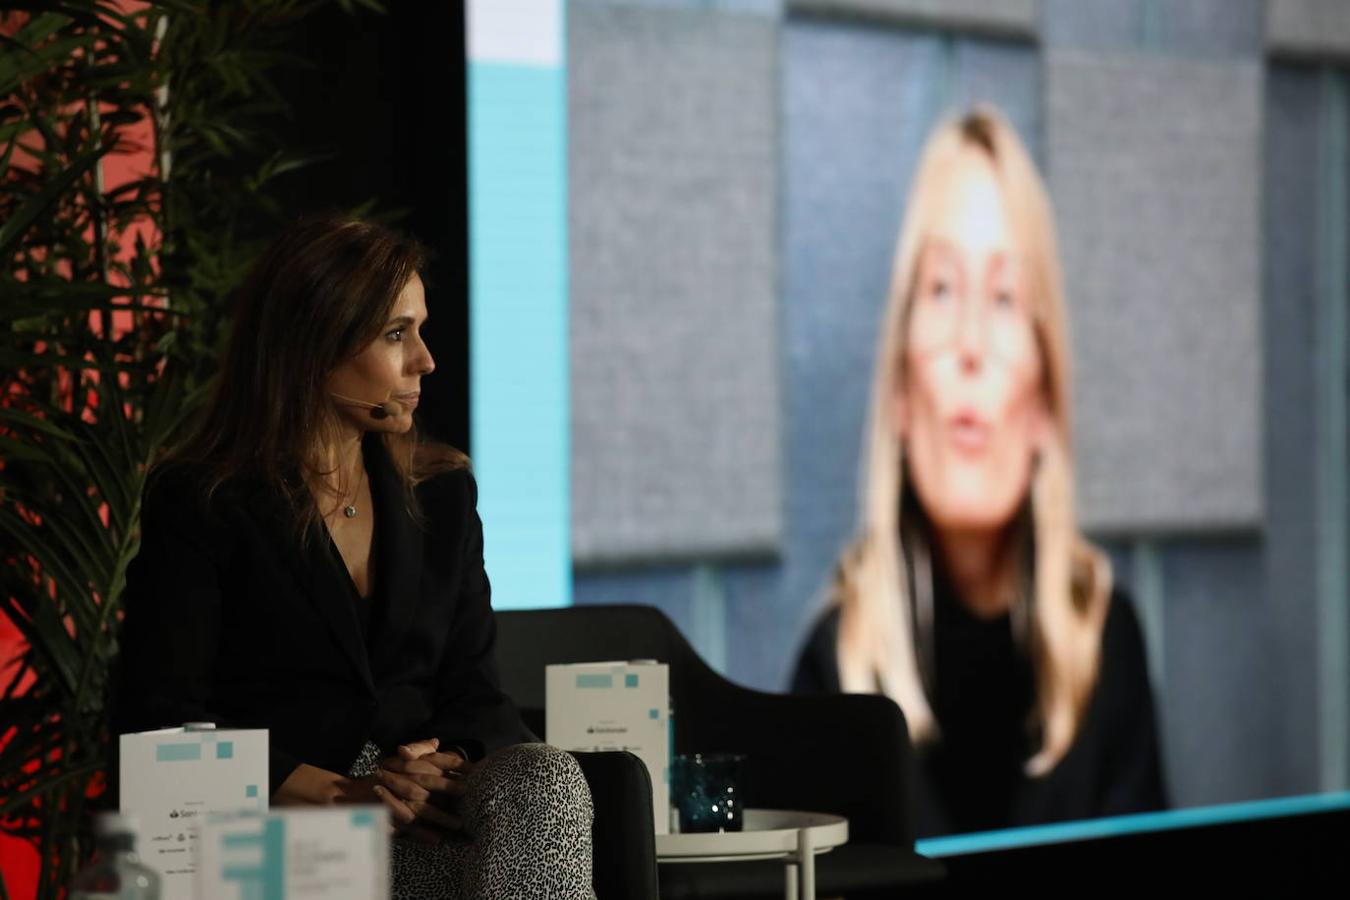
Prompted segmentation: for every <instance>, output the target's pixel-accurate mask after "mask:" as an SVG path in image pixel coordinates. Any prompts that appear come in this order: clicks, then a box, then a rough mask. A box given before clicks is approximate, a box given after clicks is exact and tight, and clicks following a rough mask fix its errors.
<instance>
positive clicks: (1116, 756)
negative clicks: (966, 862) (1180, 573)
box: [792, 590, 1167, 837]
mask: <svg viewBox="0 0 1350 900" xmlns="http://www.w3.org/2000/svg"><path fill="white" fill-rule="evenodd" d="M938 602H939V603H941V602H943V601H942V599H941V598H939V600H938ZM962 637H969V635H962ZM838 639H839V609H838V607H834V608H831V609H830V610H828V611H827V612H826V613H825V614H824V615H823V616H822V617H821V618H820V619H819V620H818V621H817V623H816V625H815V627H814V629H813V630H812V632H811V634H810V637H809V638H808V640H807V642H806V645H805V647H804V648H803V650H802V652H801V655H800V657H799V658H798V660H797V668H796V671H795V673H794V675H793V679H792V690H793V692H794V693H806V694H814V693H839V691H840V690H841V688H840V684H839V656H838V652H837V649H836V648H837V644H838ZM939 665H940V664H939ZM980 687H988V685H978V684H977V685H972V686H971V688H972V689H978V688H980ZM930 701H931V698H930ZM969 702H970V703H971V704H973V705H974V706H975V707H976V708H977V709H979V710H982V711H990V710H988V708H987V707H988V704H987V702H986V701H985V700H984V699H983V698H982V697H980V696H972V697H970V698H969ZM939 719H941V716H940V715H939ZM965 750H967V751H974V753H975V755H978V756H979V757H980V760H979V762H978V764H979V765H981V766H983V767H984V768H986V769H989V768H992V767H998V766H1002V767H1003V768H1007V767H1008V766H1009V765H1011V766H1012V767H1013V768H1014V771H1016V770H1020V768H1021V764H1022V763H1023V762H1024V761H1025V757H1024V756H1023V755H1022V754H1021V753H1016V754H1013V755H1008V756H1006V757H1000V755H999V753H1000V750H998V749H996V748H986V750H985V751H984V752H981V751H980V748H965ZM962 758H963V759H964V757H962ZM952 762H953V759H952V757H951V755H950V753H949V752H948V750H947V749H946V748H944V747H943V746H941V743H939V745H937V746H930V747H926V748H920V749H919V750H918V752H916V753H915V754H914V755H913V764H914V769H913V771H912V772H911V777H912V778H913V779H914V781H913V783H914V789H915V791H914V792H915V798H916V810H915V812H916V814H917V819H918V832H919V836H920V837H932V836H935V835H942V834H950V833H952V832H953V831H967V830H972V829H979V830H982V829H984V828H1005V827H1009V826H1017V825H1039V824H1044V823H1047V822H1061V821H1066V820H1069V819H1087V818H1094V817H1097V816H1111V815H1123V814H1126V813H1135V812H1147V811H1152V810H1158V809H1165V808H1166V807H1167V792H1166V788H1165V781H1164V778H1163V767H1162V754H1161V752H1160V750H1159V738H1158V728H1157V724H1156V719H1155V713H1154V705H1153V695H1152V690H1151V688H1150V686H1149V679H1148V666H1147V662H1146V659H1145V653H1144V640H1143V636H1142V634H1141V631H1140V628H1139V623H1138V620H1137V619H1136V618H1135V614H1134V606H1133V604H1132V603H1131V602H1130V600H1129V598H1128V597H1127V596H1125V594H1124V593H1123V592H1121V591H1120V590H1116V591H1113V592H1112V594H1111V599H1110V607H1109V608H1108V611H1107V615H1106V623H1105V626H1104V628H1103V631H1102V655H1101V669H1100V671H1099V674H1098V678H1097V684H1096V687H1095V689H1094V690H1093V693H1092V699H1091V700H1090V701H1089V704H1088V708H1087V711H1086V715H1085V717H1084V719H1083V722H1082V725H1081V727H1080V729H1079V732H1078V734H1077V736H1076V737H1075V739H1074V742H1073V744H1072V745H1071V746H1070V748H1069V751H1068V752H1067V753H1066V754H1065V756H1064V758H1063V759H1061V760H1060V761H1059V763H1058V764H1057V765H1056V766H1055V768H1053V769H1052V770H1050V771H1049V772H1047V773H1046V774H1045V775H1044V776H1042V777H1039V778H1031V777H1025V776H1023V777H1019V778H1017V779H1016V783H1015V785H1014V788H1013V795H1012V797H1011V798H1010V801H1011V802H1010V805H1009V806H1008V807H1006V808H1002V809H996V808H995V807H994V806H992V805H991V804H993V803H995V802H997V798H992V797H987V798H986V797H976V796H970V795H969V794H970V790H971V787H972V786H971V785H970V784H968V783H963V782H962V781H961V779H960V778H959V777H952V776H953V775H959V773H952V772H950V764H951V763H952ZM965 762H967V763H970V764H976V763H974V761H972V760H968V759H965ZM954 794H957V795H959V796H954ZM972 808H974V809H976V810H977V811H978V813H979V817H980V820H981V821H980V822H979V824H975V823H973V822H967V821H963V820H962V819H961V817H959V816H958V815H956V812H957V810H960V809H965V810H966V811H967V813H969V811H970V810H971V809H972Z"/></svg>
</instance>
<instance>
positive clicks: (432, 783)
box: [272, 738, 473, 844]
mask: <svg viewBox="0 0 1350 900" xmlns="http://www.w3.org/2000/svg"><path fill="white" fill-rule="evenodd" d="M472 769H473V763H471V762H469V761H468V760H467V759H465V758H464V757H463V756H461V755H460V754H458V753H454V752H447V753H441V752H440V741H439V740H438V739H436V738H431V739H430V740H425V741H414V742H413V743H411V744H404V745H402V746H400V747H399V748H398V753H397V755H395V756H388V757H385V758H384V759H382V760H381V761H380V767H379V769H378V770H377V771H376V772H375V774H373V775H366V776H364V777H361V778H348V777H346V776H344V775H339V774H337V773H336V772H329V771H327V770H326V769H321V768H318V767H317V766H310V765H301V766H300V767H298V768H297V769H296V770H295V771H294V772H292V773H291V774H290V776H289V777H288V778H287V779H286V781H285V782H283V783H282V785H281V787H279V788H278V789H277V790H276V792H275V793H273V795H272V802H273V803H274V804H277V805H286V804H319V805H329V804H335V803H383V804H384V805H385V806H386V807H388V809H389V815H390V818H391V819H392V820H393V823H392V824H393V830H394V832H395V833H397V834H402V835H406V836H407V837H410V838H412V839H413V840H417V841H422V842H424V843H429V844H439V843H442V842H444V841H445V840H447V839H451V840H453V839H461V838H462V837H463V826H464V823H463V821H462V820H461V818H460V817H459V815H457V814H456V813H455V812H454V801H455V800H456V799H457V798H458V797H460V796H461V795H463V793H464V778H465V777H466V776H467V775H468V774H469V772H470V771H472Z"/></svg>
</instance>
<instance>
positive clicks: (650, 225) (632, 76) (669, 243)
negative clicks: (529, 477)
mask: <svg viewBox="0 0 1350 900" xmlns="http://www.w3.org/2000/svg"><path fill="white" fill-rule="evenodd" d="M776 58H777V25H776V23H774V22H773V21H772V20H771V19H768V18H765V17H763V16H748V15H747V16H740V15H730V14H724V13H713V12H702V11H686V10H676V9H648V8H624V7H602V6H593V5H575V6H572V7H570V8H569V15H568V64H569V68H568V98H569V99H568V116H569V129H570V141H569V177H570V185H569V191H570V205H569V228H570V232H571V262H572V281H571V317H572V318H571V351H572V352H571V360H572V385H571V386H572V490H573V496H572V548H573V557H574V559H575V561H576V562H577V563H578V564H580V565H583V566H584V565H588V564H626V563H630V562H636V561H641V560H651V559H680V558H708V557H727V556H736V555H745V554H761V555H762V554H766V553H770V552H773V551H776V549H777V547H778V541H779V535H780V531H781V528H782V500H781V493H780V465H779V452H780V451H779V448H780V445H781V424H780V423H781V416H780V413H779V406H780V402H779V389H778V362H777V360H778V357H777V347H778V341H777V335H778V319H777V313H776V303H775V299H774V298H775V281H776V278H775V270H776V255H775V243H774V237H775V232H776V227H775V223H776V221H777V219H776V212H775V191H776V186H777V171H778V168H777V149H776V141H777V108H778V104H777V96H778V94H777V81H776V72H777V63H776Z"/></svg>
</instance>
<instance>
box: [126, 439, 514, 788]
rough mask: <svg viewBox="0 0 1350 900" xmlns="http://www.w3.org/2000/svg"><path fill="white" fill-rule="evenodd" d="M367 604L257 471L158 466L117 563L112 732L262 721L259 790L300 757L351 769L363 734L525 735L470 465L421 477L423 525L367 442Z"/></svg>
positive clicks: (495, 740) (474, 742) (481, 743)
mask: <svg viewBox="0 0 1350 900" xmlns="http://www.w3.org/2000/svg"><path fill="white" fill-rule="evenodd" d="M364 446H365V451H366V453H365V455H366V460H367V463H366V466H367V471H368V473H369V478H370V485H371V492H372V499H373V502H374V513H375V517H376V519H375V538H374V546H373V553H374V577H375V582H374V589H373V591H372V594H371V597H372V599H373V600H374V601H375V604H376V605H375V609H374V614H373V615H372V616H371V619H370V634H369V640H368V641H367V639H366V637H365V636H364V628H363V625H362V622H361V620H360V619H359V618H358V615H359V613H358V604H359V603H360V602H362V601H361V598H360V597H359V596H358V595H357V593H356V589H355V587H354V585H353V584H352V581H351V578H350V577H349V576H348V574H347V570H346V568H345V567H344V566H343V565H342V562H341V557H340V556H339V555H338V553H337V549H336V547H335V546H334V545H333V543H332V541H331V539H329V538H328V535H327V532H323V533H322V535H321V537H320V538H319V539H317V540H312V541H310V542H309V543H308V545H306V544H305V542H302V541H301V540H299V538H298V536H296V535H295V534H294V533H293V532H294V529H293V528H292V527H291V525H290V519H289V517H288V511H287V508H286V506H285V503H284V500H283V499H282V498H281V497H280V495H279V494H278V493H276V492H275V491H273V490H269V489H267V488H265V487H262V486H261V483H260V482H241V483H232V484H227V485H225V486H223V487H222V488H221V489H220V490H219V491H218V492H217V493H216V495H215V497H214V498H213V499H212V501H211V503H210V505H209V507H208V506H207V504H206V503H205V501H204V497H203V493H204V492H203V490H202V476H201V473H200V472H199V471H196V470H194V469H193V468H192V467H189V466H181V465H180V466H174V467H166V468H165V469H164V470H162V471H161V472H159V473H157V474H156V476H155V477H154V478H152V480H151V483H150V486H149V487H148V488H147V491H146V496H145V499H144V504H143V512H142V517H141V527H142V537H141V547H140V553H139V555H138V556H137V557H136V559H135V560H134V561H133V562H132V564H131V566H130V568H129V569H128V571H127V588H126V595H125V598H126V600H125V609H126V615H125V620H124V622H123V634H122V656H121V659H122V663H121V669H122V671H121V678H120V691H119V697H118V701H117V703H116V710H117V711H116V714H115V720H114V721H115V726H116V728H117V730H118V731H119V732H125V731H137V730H144V729H148V728H156V727H160V726H165V725H176V724H180V723H182V722H186V721H214V722H217V723H219V724H220V725H221V726H222V727H224V726H238V727H256V728H267V729H269V739H270V748H271V760H270V784H271V789H272V790H274V791H275V790H276V789H277V787H279V786H280V785H281V783H282V782H283V781H285V779H286V777H287V776H288V775H290V773H291V772H292V771H293V770H294V769H295V768H296V766H298V765H300V764H301V763H309V764H311V765H315V766H319V767H321V768H324V769H328V770H330V771H334V772H344V773H345V772H346V771H347V769H348V768H349V767H350V766H351V764H352V763H353V761H354V760H355V759H356V757H357V754H358V753H359V751H360V750H361V747H362V746H363V744H364V743H365V742H366V741H367V740H371V741H374V742H375V743H377V744H379V745H380V746H381V748H383V749H384V750H385V751H386V752H388V751H391V750H392V749H393V748H394V747H395V746H396V745H397V744H399V743H403V742H407V741H411V740H418V739H423V738H432V737H438V738H440V739H441V744H442V746H446V745H448V744H458V745H460V746H461V747H463V748H464V749H466V750H467V751H468V752H469V755H470V756H471V757H473V758H478V757H481V756H482V755H483V754H484V753H486V752H488V751H490V750H493V749H495V748H497V747H500V746H503V745H506V744H510V743H517V742H519V741H522V740H529V739H531V738H532V735H530V734H529V732H528V731H527V730H526V729H525V727H524V725H523V724H522V723H521V720H520V717H519V715H518V713H517V711H516V709H515V707H514V705H513V704H512V703H511V701H510V700H509V699H508V698H507V697H506V696H505V695H504V694H503V693H502V692H501V690H500V688H499V686H498V678H497V668H496V662H495V659H494V656H493V653H494V647H495V644H496V635H497V628H496V622H495V620H494V619H493V613H492V608H491V606H490V603H489V587H488V579H487V575H486V574H485V572H484V570H483V530H482V524H481V523H480V521H479V519H478V513H477V510H476V500H477V487H476V485H475V482H474V480H473V477H472V476H471V475H470V474H469V473H468V472H467V471H463V470H461V471H454V472H449V473H445V474H441V475H438V476H436V477H434V478H431V479H429V480H427V481H425V482H423V483H422V484H420V485H418V487H417V496H418V499H419V501H420V503H421V511H422V515H423V517H424V519H425V521H424V522H422V523H420V524H419V523H417V522H415V521H414V520H413V518H412V517H411V516H410V515H409V513H408V511H407V509H406V504H405V503H404V497H403V489H402V485H401V482H400V480H399V476H398V474H397V472H396V470H395V469H394V467H393V464H392V462H391V461H390V460H389V458H388V456H387V454H386V452H385V451H384V448H383V444H382V443H381V442H380V441H379V440H378V439H376V438H374V437H372V436H367V439H366V441H365V443H364Z"/></svg>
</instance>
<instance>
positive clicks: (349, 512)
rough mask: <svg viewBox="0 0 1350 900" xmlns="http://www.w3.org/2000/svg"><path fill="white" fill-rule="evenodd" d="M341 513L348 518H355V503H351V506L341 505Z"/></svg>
mask: <svg viewBox="0 0 1350 900" xmlns="http://www.w3.org/2000/svg"><path fill="white" fill-rule="evenodd" d="M342 514H343V515H344V516H346V517H347V518H349V519H355V518H356V505H355V504H352V505H351V506H346V507H343V509H342Z"/></svg>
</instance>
